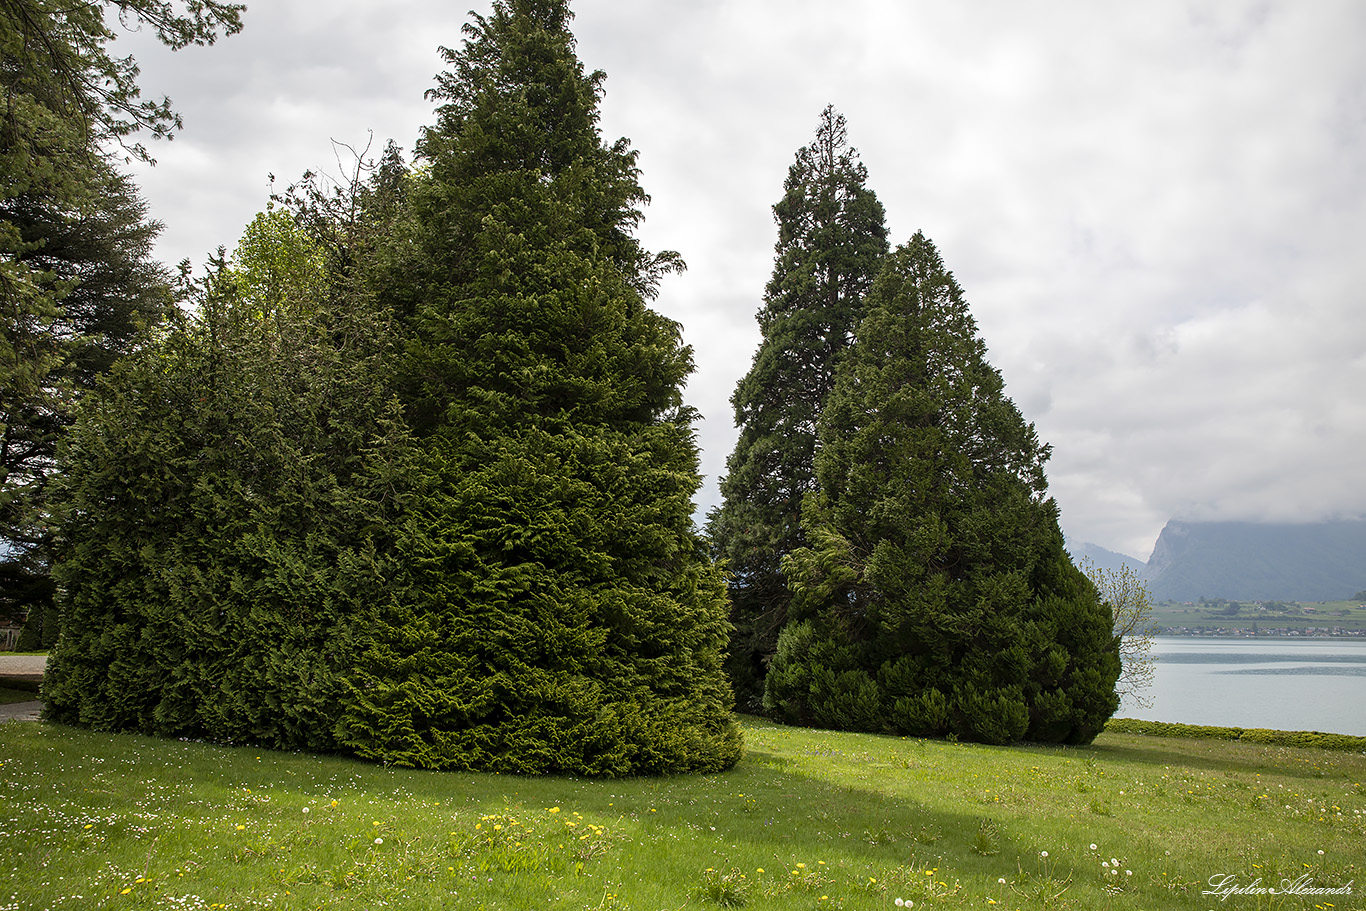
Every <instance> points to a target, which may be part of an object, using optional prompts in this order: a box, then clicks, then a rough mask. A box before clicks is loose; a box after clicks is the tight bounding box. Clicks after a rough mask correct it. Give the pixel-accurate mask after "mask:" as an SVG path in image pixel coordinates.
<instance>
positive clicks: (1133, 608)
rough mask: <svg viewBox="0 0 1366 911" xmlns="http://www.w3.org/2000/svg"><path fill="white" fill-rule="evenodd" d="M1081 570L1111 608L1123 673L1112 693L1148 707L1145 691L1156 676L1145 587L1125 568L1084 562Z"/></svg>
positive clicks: (1150, 612) (1150, 608)
mask: <svg viewBox="0 0 1366 911" xmlns="http://www.w3.org/2000/svg"><path fill="white" fill-rule="evenodd" d="M1081 570H1082V572H1084V573H1086V577H1087V578H1088V579H1090V580H1091V583H1092V584H1093V585H1095V587H1096V590H1097V591H1098V592H1100V600H1101V601H1102V602H1103V603H1104V604H1105V606H1106V607H1108V608H1110V614H1111V616H1112V617H1113V618H1114V624H1115V633H1116V635H1118V636H1119V637H1120V638H1119V657H1120V660H1121V661H1122V662H1123V670H1122V671H1121V673H1120V675H1119V682H1118V683H1116V684H1115V691H1116V692H1117V693H1119V696H1120V698H1121V699H1127V700H1129V701H1130V702H1132V703H1133V704H1134V705H1138V706H1143V707H1144V708H1149V707H1151V706H1152V694H1151V693H1149V692H1148V690H1149V688H1151V687H1152V685H1153V676H1154V674H1155V673H1156V672H1157V656H1156V655H1154V654H1153V635H1154V626H1153V602H1152V597H1151V596H1150V595H1149V594H1148V588H1147V586H1145V585H1144V584H1143V580H1142V579H1140V578H1139V577H1138V573H1137V572H1136V571H1135V570H1134V568H1133V567H1132V566H1128V565H1123V566H1120V567H1119V568H1118V569H1102V568H1101V567H1099V566H1096V565H1095V563H1092V562H1091V561H1090V560H1083V561H1082V562H1081Z"/></svg>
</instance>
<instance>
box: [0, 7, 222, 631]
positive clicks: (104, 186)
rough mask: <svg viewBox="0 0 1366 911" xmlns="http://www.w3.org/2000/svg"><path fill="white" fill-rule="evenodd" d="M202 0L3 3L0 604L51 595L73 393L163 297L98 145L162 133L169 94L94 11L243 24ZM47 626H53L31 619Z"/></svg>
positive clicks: (179, 23) (160, 278) (131, 19)
mask: <svg viewBox="0 0 1366 911" xmlns="http://www.w3.org/2000/svg"><path fill="white" fill-rule="evenodd" d="M240 10H241V6H240V4H230V3H222V2H218V0H205V2H202V3H198V2H197V3H192V4H190V5H189V7H187V8H186V10H185V11H184V12H183V13H182V12H178V11H177V9H176V5H174V4H172V3H170V2H166V0H110V2H108V3H99V2H96V3H57V2H50V0H4V2H0V584H3V590H2V591H0V611H8V612H15V611H19V612H20V613H22V612H23V611H25V610H36V611H39V612H41V611H43V610H45V609H46V607H47V606H50V604H51V599H50V593H51V583H50V580H49V579H48V567H49V563H50V559H51V554H50V550H49V523H48V517H49V498H48V480H49V476H50V474H51V472H52V469H53V465H54V460H55V456H56V449H57V445H58V443H59V441H60V440H61V438H62V436H63V434H64V433H65V431H66V428H67V426H68V425H69V424H70V422H71V419H72V410H73V407H74V403H75V402H76V400H78V399H79V397H80V395H82V394H83V393H84V392H85V391H86V390H88V389H89V388H90V386H91V384H92V382H93V380H94V377H95V376H96V375H98V374H99V373H100V372H102V371H104V370H106V369H108V367H109V365H110V364H111V363H112V362H113V361H114V360H115V359H116V358H117V357H119V356H120V355H122V354H124V353H125V352H126V351H127V350H128V349H129V346H130V345H131V344H132V342H133V340H134V339H135V338H136V337H137V333H138V332H139V331H140V330H141V329H142V328H144V327H145V326H146V325H149V324H152V323H155V322H156V321H157V320H158V319H160V318H161V315H162V313H163V312H164V310H165V309H166V307H167V306H168V305H169V302H170V292H169V282H168V280H167V277H166V276H165V275H163V274H162V270H161V267H160V266H158V265H156V264H155V263H154V262H153V261H152V259H151V242H152V240H153V239H154V238H155V236H156V234H157V232H158V231H159V230H160V226H159V225H157V224H156V223H155V222H151V221H149V220H148V219H147V217H146V210H145V206H144V205H143V203H142V201H141V200H140V199H139V198H138V196H137V193H136V190H135V189H134V187H133V186H132V184H131V182H129V181H128V179H127V178H125V177H123V176H122V175H120V174H118V173H117V172H116V170H115V168H114V164H113V159H112V157H110V156H109V155H108V154H107V153H108V151H109V149H110V148H111V147H112V146H114V145H116V144H117V145H119V146H121V147H122V148H123V150H124V151H126V152H127V153H129V154H130V155H133V156H136V157H139V158H143V159H147V158H148V156H147V154H146V150H145V149H143V147H142V146H140V145H137V144H131V145H130V144H128V143H129V142H130V141H131V137H132V136H133V135H134V134H135V133H137V132H138V131H139V130H147V131H150V132H151V133H152V134H153V135H155V136H168V135H170V134H171V133H172V132H173V131H174V130H175V129H177V128H178V127H179V119H178V117H177V116H176V115H175V113H174V112H173V111H172V110H171V108H170V105H169V102H167V101H166V100H165V99H163V100H161V101H159V102H152V101H143V100H141V99H140V94H139V88H138V85H137V81H136V77H137V73H138V70H137V66H136V64H135V63H134V61H133V60H132V58H120V57H115V56H111V55H110V54H109V53H108V48H107V43H108V42H109V41H110V40H111V39H112V38H113V37H114V32H113V31H112V30H111V29H110V27H109V25H108V24H107V23H106V21H105V14H106V12H107V13H109V14H110V20H111V22H112V20H113V19H114V18H115V14H117V18H119V19H120V20H121V21H122V22H123V24H124V25H126V26H129V27H137V26H141V25H147V26H150V27H151V28H153V29H154V30H155V31H156V33H157V35H158V37H159V38H160V39H161V40H162V41H163V42H164V43H166V44H168V45H170V46H172V47H175V48H179V47H184V46H185V45H188V44H204V43H212V42H213V41H214V39H215V38H216V37H217V35H218V34H219V32H220V30H221V31H222V32H224V33H227V34H231V33H232V32H234V31H236V30H237V29H239V28H240V27H241V24H240V21H239V13H240ZM35 622H36V626H35V628H36V627H37V626H41V627H42V628H43V634H42V635H43V636H44V638H48V637H50V636H53V635H56V632H57V627H58V624H57V623H55V622H43V620H42V618H41V617H36V618H35Z"/></svg>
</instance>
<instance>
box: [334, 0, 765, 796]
mask: <svg viewBox="0 0 1366 911" xmlns="http://www.w3.org/2000/svg"><path fill="white" fill-rule="evenodd" d="M569 20H570V12H569V8H568V4H567V3H566V2H565V0H507V2H501V0H500V2H495V3H494V5H493V10H492V13H491V14H490V15H489V16H487V17H480V16H476V17H475V19H474V22H473V23H472V24H471V25H469V26H467V28H466V35H467V38H466V40H465V42H464V44H463V46H462V47H461V48H460V49H459V50H446V51H445V55H446V58H447V61H448V63H449V64H450V70H449V71H448V72H446V73H445V74H444V75H442V76H441V77H439V83H438V88H437V89H436V90H435V91H434V92H433V95H434V96H435V97H436V98H437V99H439V100H441V101H442V102H443V105H442V107H441V109H440V112H439V114H440V116H439V120H438V123H437V124H436V125H435V126H434V127H432V128H431V129H429V130H428V131H427V132H426V134H425V135H424V137H423V139H422V142H421V144H420V146H419V152H420V154H421V156H422V157H423V158H425V160H426V164H427V167H426V169H425V173H424V176H423V177H421V178H420V179H417V180H416V181H414V183H413V185H412V186H411V187H410V189H409V194H410V199H411V205H412V215H411V219H412V226H411V230H412V234H411V237H410V238H409V240H408V241H406V242H405V244H404V249H405V250H407V251H409V252H408V254H407V256H408V258H407V259H406V260H403V259H402V258H400V260H399V261H398V267H397V268H395V269H394V270H393V276H392V281H391V285H390V287H389V288H388V289H387V291H386V294H387V295H388V296H389V299H391V300H392V301H393V302H394V306H395V309H396V310H397V312H399V313H400V314H402V315H403V317H404V319H405V320H406V321H407V325H408V329H407V333H408V336H409V343H408V359H407V365H406V368H405V382H404V390H405V395H406V397H407V404H408V407H409V409H410V413H411V414H412V416H413V421H414V426H415V428H416V432H417V433H418V436H419V439H420V447H421V454H420V459H419V467H420V471H421V474H422V479H421V483H422V491H421V496H422V500H421V503H420V505H419V506H418V507H417V508H416V509H415V510H414V513H413V514H412V516H411V517H410V518H409V521H408V522H407V523H406V525H405V527H404V531H403V535H404V538H403V541H402V543H401V547H402V553H403V555H404V563H405V565H406V566H407V567H408V574H407V579H406V586H405V587H403V588H402V589H399V590H396V592H395V594H394V597H393V598H392V599H391V600H390V602H389V603H388V604H387V606H386V612H385V615H384V617H383V619H382V622H381V623H380V624H379V625H378V627H377V629H376V633H375V640H374V645H373V648H372V649H371V650H370V651H369V652H368V653H367V656H366V660H365V663H364V665H363V669H362V670H363V672H362V674H361V675H360V676H359V677H358V679H357V680H356V682H355V687H354V691H353V695H352V699H351V702H350V704H349V706H348V710H347V714H346V717H345V718H344V720H343V725H342V728H341V731H342V737H343V740H344V742H345V743H346V745H347V746H348V747H349V748H350V749H353V750H355V751H356V752H358V753H359V754H360V755H362V756H368V757H373V758H378V759H383V760H384V761H386V762H392V763H396V764H402V765H413V766H424V767H432V768H466V769H490V770H504V771H516V772H540V771H563V772H573V773H583V774H592V775H628V774H640V773H661V772H681V771H694V770H715V769H721V768H725V767H728V766H730V765H731V764H732V763H734V762H735V760H736V759H737V758H738V753H739V738H738V733H737V731H736V728H735V726H734V724H733V722H732V721H731V719H730V715H729V712H730V707H731V697H730V691H729V687H728V686H727V684H726V681H725V677H724V673H723V671H722V667H721V653H722V650H723V648H724V646H725V637H726V617H725V611H726V607H725V593H724V584H723V582H722V580H721V578H720V575H719V572H718V571H717V570H716V569H715V568H714V567H713V566H712V565H711V563H710V562H709V560H708V559H707V557H706V554H705V553H704V552H703V547H702V544H701V542H700V540H699V539H698V538H697V537H696V535H695V534H694V532H693V531H692V528H691V513H692V497H693V495H694V493H695V491H696V488H697V486H698V484H699V481H700V478H699V475H698V454H697V451H696V446H695V443H694V437H693V429H692V421H693V414H692V413H691V411H690V410H689V409H688V408H687V407H685V406H684V405H683V403H682V397H681V387H682V383H683V381H684V378H685V377H686V376H687V374H688V373H689V371H690V370H691V353H690V351H689V350H688V349H687V348H685V347H684V346H683V345H682V344H681V342H680V332H679V327H678V326H677V325H676V324H675V323H673V322H672V321H671V320H668V319H666V318H664V317H663V316H661V315H660V314H658V313H656V312H655V311H654V310H652V309H651V308H650V307H649V306H648V299H649V298H650V297H652V296H653V294H654V292H655V289H656V286H657V281H658V279H659V277H660V275H661V274H662V272H664V271H666V270H667V269H669V268H673V267H676V266H677V265H678V263H677V258H676V256H675V255H673V254H662V255H659V256H652V255H650V254H648V253H646V252H645V251H644V250H643V249H642V248H641V246H640V244H639V243H638V241H637V240H636V239H635V237H634V235H633V229H634V227H635V226H636V223H637V222H638V221H639V219H640V217H641V216H640V211H639V206H640V205H641V204H643V203H644V202H645V201H646V197H645V195H644V193H643V192H642V190H641V188H640V186H639V184H638V182H637V169H636V164H635V162H636V158H635V153H634V152H632V151H631V150H630V148H629V146H628V145H627V143H626V142H625V140H621V141H618V142H617V143H615V144H612V145H606V144H604V143H603V141H602V138H601V136H600V134H599V131H598V127H597V123H598V108H597V106H598V102H599V99H600V96H601V94H602V82H603V79H604V75H603V74H602V73H601V72H594V73H591V74H588V73H585V71H584V69H583V66H582V64H581V63H580V62H579V60H578V59H577V57H576V56H575V53H574V39H573V36H572V34H571V33H570V31H569Z"/></svg>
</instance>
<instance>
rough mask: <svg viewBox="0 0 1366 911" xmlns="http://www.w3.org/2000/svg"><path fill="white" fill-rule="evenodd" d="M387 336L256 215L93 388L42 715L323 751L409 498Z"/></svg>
mask: <svg viewBox="0 0 1366 911" xmlns="http://www.w3.org/2000/svg"><path fill="white" fill-rule="evenodd" d="M391 338H392V335H391V332H390V330H389V328H388V326H387V324H386V321H385V320H384V318H383V315H382V314H378V315H377V314H375V313H373V312H372V310H371V308H370V306H369V304H368V302H367V301H365V300H364V299H358V298H356V297H354V296H350V295H345V294H337V293H334V292H333V290H332V283H331V281H330V277H329V275H328V273H327V272H326V270H325V269H324V268H323V259H322V256H321V255H320V252H319V250H318V249H317V248H316V246H315V245H314V244H313V243H312V242H310V241H309V239H308V238H307V237H306V236H304V235H303V234H301V233H300V232H299V231H298V230H297V229H296V228H295V227H294V225H293V222H292V219H290V217H289V216H287V215H285V214H284V213H281V212H273V213H269V214H267V215H263V216H260V217H258V219H257V220H256V221H255V222H253V224H252V226H251V227H250V228H249V229H248V231H247V234H246V235H245V236H244V238H243V242H242V245H241V246H240V247H239V252H238V256H237V258H236V260H235V261H234V263H233V265H232V267H227V266H223V267H221V268H220V269H219V271H218V272H217V273H216V274H214V275H213V276H211V278H210V279H209V281H208V282H207V289H206V292H205V293H204V295H203V296H202V298H201V300H200V307H199V316H198V318H195V319H189V318H187V319H185V320H183V321H180V322H178V323H177V324H175V325H174V326H172V327H171V328H170V329H169V330H168V331H166V332H165V333H164V334H162V335H161V336H160V337H159V339H158V340H157V342H156V343H155V344H154V345H149V346H148V347H146V348H145V349H143V350H141V351H140V352H138V353H137V354H136V355H134V356H132V357H130V358H129V359H127V360H125V361H123V362H121V363H120V364H119V365H118V366H116V367H115V369H114V370H113V371H112V372H111V374H110V375H109V376H108V377H107V378H106V379H104V380H102V381H101V382H100V383H99V384H98V385H97V388H96V391H95V392H94V393H92V395H91V396H90V397H89V398H88V399H87V401H86V403H85V405H84V407H83V409H82V412H81V417H80V420H79V422H78V423H77V425H76V427H75V428H74V429H73V431H72V434H71V437H70V440H69V444H68V448H67V451H66V456H65V460H64V466H63V467H64V481H63V489H62V490H61V494H62V501H63V505H64V515H63V517H62V518H63V521H62V524H61V527H60V532H61V534H60V537H59V542H58V543H59V554H60V562H59V563H58V565H57V566H56V568H55V575H56V578H57V579H58V581H59V583H60V585H61V588H62V593H63V610H64V613H65V622H66V629H65V631H64V633H63V635H62V638H61V640H60V641H59V643H58V645H57V647H56V649H55V650H54V651H53V653H52V655H51V656H50V658H49V663H48V668H47V674H46V678H45V684H44V697H45V702H46V708H45V711H46V715H47V717H48V718H51V719H53V720H56V721H61V722H67V723H80V724H87V725H91V726H93V727H95V728H97V729H103V730H118V731H142V732H146V733H155V734H161V735H167V736H193V737H206V738H209V739H213V740H217V741H223V742H243V741H245V742H252V743H260V744H264V745H268V746H273V747H278V748H283V749H314V750H323V749H334V748H336V745H337V743H336V739H335V731H334V728H335V724H336V721H337V717H338V715H339V713H340V711H341V707H342V699H343V697H344V695H345V693H346V686H345V684H346V681H347V680H349V679H350V678H351V676H352V674H353V673H354V667H355V662H356V660H357V655H358V654H359V652H360V650H361V648H362V646H363V643H364V641H365V640H366V636H368V634H369V630H370V628H371V626H372V624H373V617H374V610H375V606H376V605H378V604H379V603H381V602H382V600H383V595H384V592H385V589H386V586H387V584H388V582H389V579H390V578H391V577H392V576H393V575H395V573H396V567H395V564H394V562H393V554H392V551H393V548H392V537H391V534H392V533H391V528H392V526H393V525H394V524H395V522H396V521H397V517H398V516H399V514H400V511H401V508H402V506H403V503H404V497H405V494H406V491H407V489H408V483H407V480H406V478H407V468H406V466H407V465H408V464H409V462H410V459H411V446H410V443H409V441H408V438H407V436H406V431H405V430H404V427H403V425H402V423H401V421H400V420H399V412H398V409H397V405H396V404H394V403H391V402H390V401H389V400H388V398H387V396H388V391H387V390H388V383H387V382H386V378H387V377H386V367H385V364H386V363H388V362H389V361H391V359H392V355H391V350H390V349H391V348H392V342H391V341H390V340H391Z"/></svg>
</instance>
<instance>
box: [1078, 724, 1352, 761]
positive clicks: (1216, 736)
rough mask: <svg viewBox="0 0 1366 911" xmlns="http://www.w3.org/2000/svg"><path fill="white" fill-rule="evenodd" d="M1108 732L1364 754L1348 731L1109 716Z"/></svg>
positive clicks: (1106, 731) (1106, 730) (1106, 729)
mask: <svg viewBox="0 0 1366 911" xmlns="http://www.w3.org/2000/svg"><path fill="white" fill-rule="evenodd" d="M1105 733H1107V734H1147V735H1149V736H1152V737H1196V738H1201V739H1205V740H1239V741H1242V742H1244V743H1267V744H1272V745H1274V746H1283V747H1309V748H1312V749H1316V750H1341V751H1343V752H1349V753H1355V752H1363V753H1366V737H1353V736H1351V735H1349V734H1323V733H1320V732H1318V731H1271V730H1267V729H1266V728H1226V727H1212V726H1208V725H1200V724H1175V723H1172V722H1168V721H1141V720H1139V719H1137V718H1111V719H1110V720H1109V722H1107V723H1106V725H1105Z"/></svg>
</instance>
